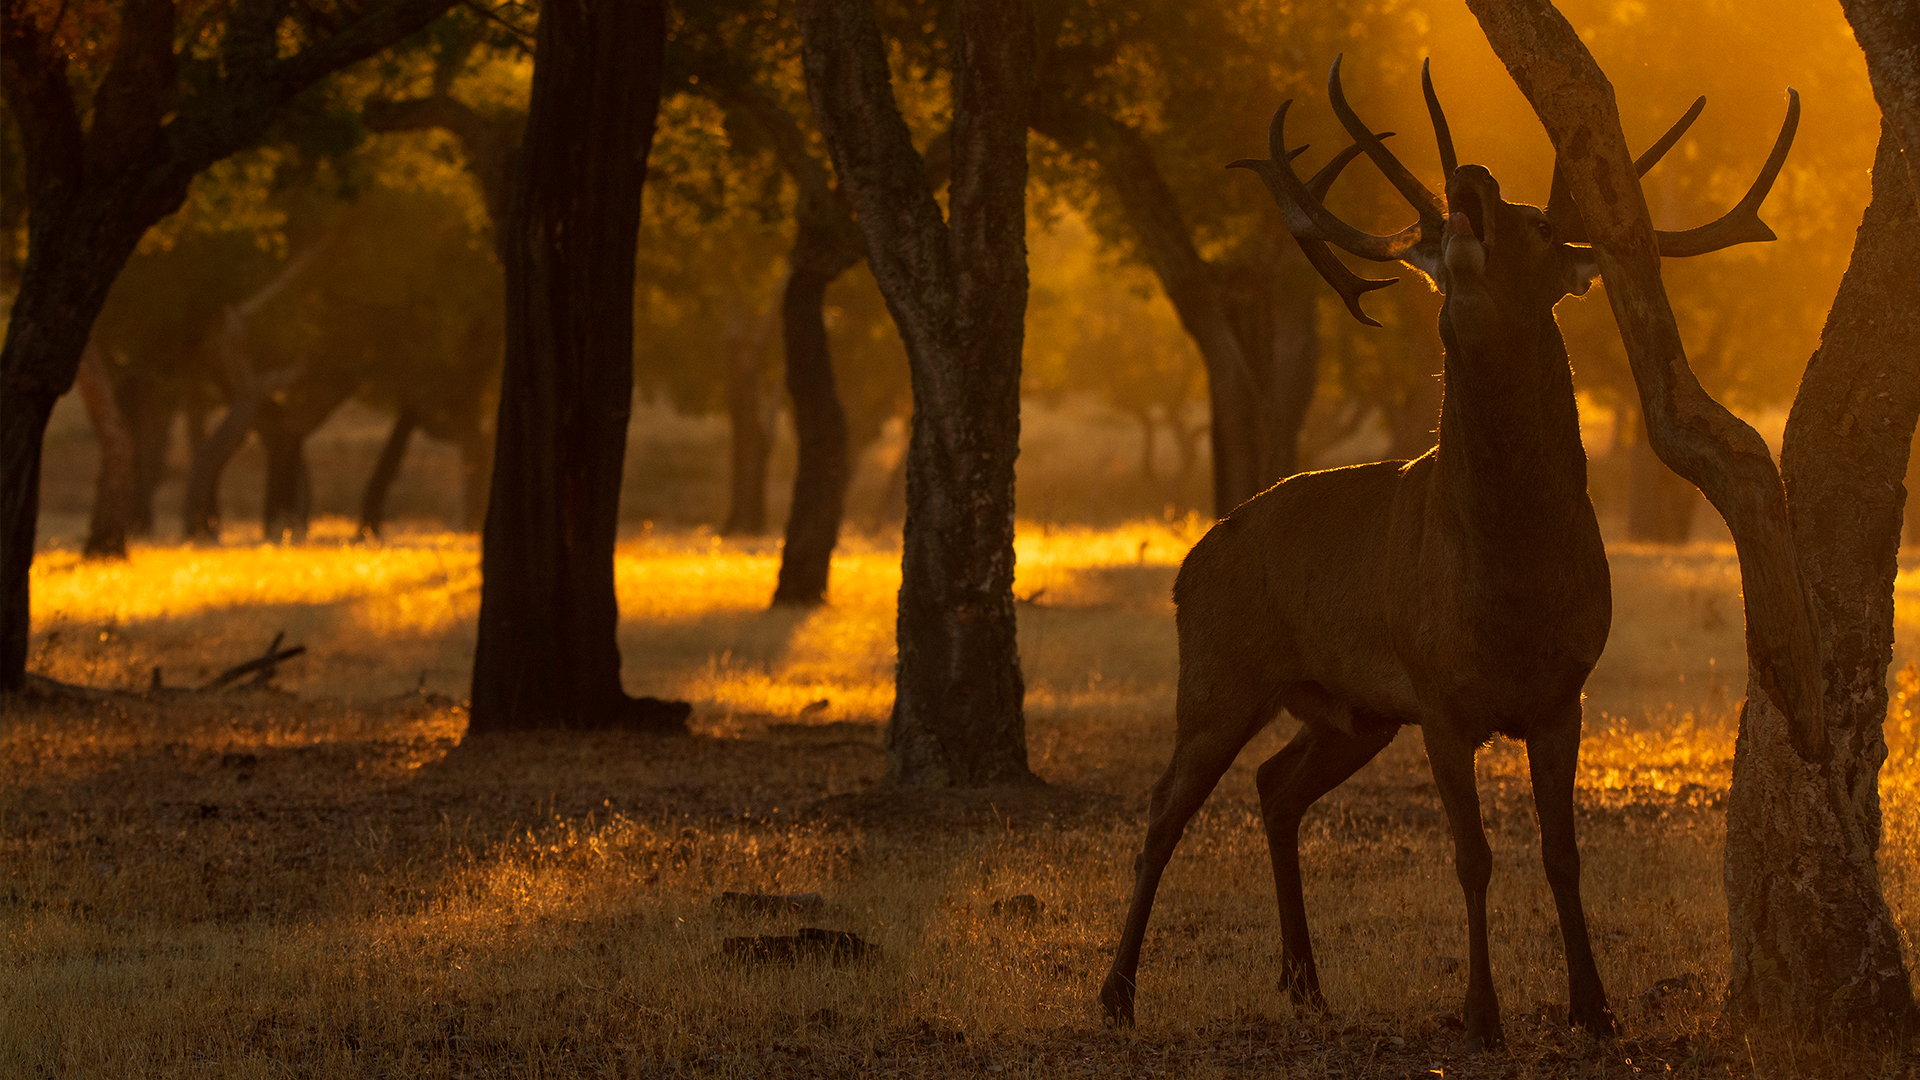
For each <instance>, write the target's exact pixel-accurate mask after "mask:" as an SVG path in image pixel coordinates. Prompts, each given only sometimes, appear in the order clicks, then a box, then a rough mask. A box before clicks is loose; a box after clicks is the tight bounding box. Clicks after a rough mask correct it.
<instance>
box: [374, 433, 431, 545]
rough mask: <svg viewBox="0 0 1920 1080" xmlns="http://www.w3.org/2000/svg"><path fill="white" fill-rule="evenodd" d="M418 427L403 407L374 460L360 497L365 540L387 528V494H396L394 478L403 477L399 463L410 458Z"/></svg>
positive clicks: (376, 535) (375, 536)
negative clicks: (410, 442)
mask: <svg viewBox="0 0 1920 1080" xmlns="http://www.w3.org/2000/svg"><path fill="white" fill-rule="evenodd" d="M419 426H420V421H419V418H417V417H416V416H414V414H413V410H412V409H409V408H406V407H404V406H403V407H402V408H401V409H400V411H399V413H397V414H395V416H394V418H393V427H392V428H391V429H389V430H388V431H387V441H386V442H384V443H382V444H381V445H380V456H379V457H378V458H377V459H375V460H374V463H373V471H372V472H371V473H368V474H367V487H366V490H365V492H363V493H362V495H361V497H360V535H361V536H362V537H365V538H367V539H375V538H377V537H379V535H380V528H381V526H383V525H385V524H386V521H387V493H388V492H389V491H391V490H393V480H394V477H396V476H399V475H400V463H401V462H402V461H405V460H406V457H407V443H408V442H409V441H410V440H411V439H412V438H413V433H414V430H415V429H416V428H418V427H419Z"/></svg>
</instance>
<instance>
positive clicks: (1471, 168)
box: [1228, 58, 1800, 326]
mask: <svg viewBox="0 0 1920 1080" xmlns="http://www.w3.org/2000/svg"><path fill="white" fill-rule="evenodd" d="M1420 83H1421V89H1422V90H1423V91H1424V93H1425V96H1426V99H1427V112H1428V114H1429V116H1430V117H1431V118H1432V120H1433V129H1434V136H1435V139H1436V140H1437V142H1438V143H1439V147H1440V166H1441V170H1442V171H1443V172H1444V173H1445V174H1446V177H1447V180H1446V188H1445V192H1446V198H1445V200H1444V201H1443V200H1442V199H1440V198H1439V197H1436V196H1435V195H1434V194H1433V192H1432V191H1430V190H1428V189H1427V187H1426V185H1424V184H1422V183H1421V182H1420V181H1419V180H1418V179H1417V178H1415V176H1414V175H1413V173H1412V172H1411V171H1409V170H1408V169H1407V167H1406V166H1405V165H1402V164H1401V163H1400V160H1399V159H1398V158H1396V157H1394V156H1393V153H1392V152H1391V151H1389V150H1388V149H1387V148H1386V144H1385V142H1384V141H1383V140H1384V139H1386V138H1387V137H1388V136H1390V135H1391V134H1392V132H1385V133H1380V134H1375V133H1374V132H1373V130H1372V129H1371V128H1369V127H1367V125H1366V124H1365V123H1363V122H1362V121H1361V120H1360V118H1359V116H1357V115H1356V114H1355V113H1354V111H1353V109H1352V107H1351V106H1349V105H1348V104H1347V99H1346V95H1345V93H1344V92H1343V91H1342V90H1341V88H1340V59H1338V58H1336V59H1335V60H1334V62H1333V68H1332V70H1331V71H1329V72H1328V73H1327V98H1328V100H1329V101H1330V102H1331V103H1332V105H1333V110H1334V113H1335V114H1336V115H1337V116H1339V118H1340V122H1341V124H1342V126H1344V127H1345V128H1346V129H1347V132H1348V134H1350V135H1351V136H1352V137H1353V139H1354V142H1353V144H1352V145H1350V146H1348V147H1347V148H1346V149H1345V150H1343V151H1341V152H1340V154H1338V155H1336V156H1335V158H1334V159H1333V161H1331V162H1329V163H1328V164H1327V166H1326V167H1325V168H1323V169H1322V170H1321V171H1320V172H1319V174H1317V175H1315V176H1314V178H1313V179H1312V180H1311V181H1308V182H1304V183H1303V182H1302V181H1301V180H1300V178H1299V176H1298V175H1297V174H1296V173H1295V172H1294V171H1293V164H1292V162H1293V159H1294V158H1296V157H1298V156H1299V155H1300V154H1301V153H1302V152H1304V151H1305V150H1306V147H1304V146H1303V147H1300V148H1298V149H1295V150H1291V151H1289V150H1287V149H1286V120H1287V110H1288V109H1289V108H1290V107H1291V106H1292V105H1293V102H1292V101H1286V102H1282V103H1281V105H1280V108H1279V109H1277V110H1275V112H1274V114H1273V121H1272V123H1271V124H1270V125H1269V127H1268V131H1267V146H1268V154H1269V155H1270V157H1269V159H1268V160H1258V159H1242V160H1240V161H1235V162H1233V163H1231V164H1230V165H1229V166H1228V168H1245V169H1251V170H1253V171H1254V172H1255V173H1257V174H1259V176H1260V178H1261V180H1263V181H1265V183H1266V185H1267V189H1268V191H1269V192H1271V193H1272V195H1273V198H1274V201H1275V202H1277V203H1278V204H1279V206H1280V210H1281V213H1282V215H1283V217H1284V219H1285V221H1286V226H1287V231H1288V232H1290V233H1292V234H1293V236H1294V238H1295V239H1296V240H1298V241H1299V242H1300V246H1301V248H1302V249H1303V250H1304V251H1305V252H1306V253H1307V258H1308V261H1310V262H1311V263H1312V264H1313V266H1314V268H1315V269H1316V270H1318V271H1319V272H1320V275H1321V277H1323V278H1325V279H1326V281H1327V284H1329V285H1331V286H1333V288H1334V290H1335V291H1336V292H1338V293H1339V294H1340V296H1341V299H1342V300H1344V301H1345V302H1346V305H1347V310H1348V311H1350V312H1352V313H1353V316H1354V317H1355V318H1356V319H1359V320H1360V321H1361V322H1363V323H1366V324H1367V325H1369V326H1378V325H1380V324H1379V323H1377V322H1375V321H1374V320H1373V319H1371V318H1369V317H1368V316H1367V314H1366V313H1365V312H1364V311H1362V310H1361V307H1360V299H1361V297H1363V296H1364V295H1366V294H1367V293H1368V292H1370V291H1372V290H1374V289H1380V288H1385V287H1386V286H1388V285H1391V284H1393V283H1394V282H1395V281H1396V280H1398V279H1396V278H1385V279H1369V278H1362V277H1360V276H1358V275H1356V274H1355V273H1353V272H1352V271H1351V270H1349V269H1347V267H1346V265H1345V264H1344V263H1342V262H1340V260H1339V259H1338V258H1336V257H1335V256H1334V255H1333V254H1332V252H1331V251H1330V250H1329V248H1330V247H1337V248H1339V249H1340V250H1342V251H1345V252H1346V253H1348V254H1349V255H1354V256H1356V257H1358V258H1362V259H1367V260H1370V261H1373V262H1401V263H1405V264H1407V265H1408V266H1411V267H1413V268H1414V269H1416V270H1418V271H1420V272H1421V273H1422V274H1424V275H1426V277H1427V278H1428V279H1429V280H1431V281H1432V282H1433V284H1434V287H1436V288H1438V289H1439V290H1440V291H1442V292H1444V293H1447V294H1448V295H1449V297H1450V298H1453V297H1455V296H1456V294H1459V295H1460V297H1461V298H1465V297H1469V296H1482V295H1488V296H1490V295H1499V296H1502V297H1506V298H1509V299H1510V300H1513V301H1518V302H1520V303H1521V304H1522V305H1525V307H1527V308H1532V307H1534V306H1535V305H1536V304H1544V308H1542V309H1541V310H1547V311H1550V310H1552V307H1553V305H1554V304H1555V303H1557V302H1558V301H1559V300H1560V298H1561V297H1563V296H1567V295H1569V294H1572V295H1575V296H1578V295H1580V294H1582V293H1584V292H1586V291H1587V288H1588V287H1589V286H1590V285H1591V284H1592V282H1593V281H1594V279H1595V278H1597V277H1598V276H1599V264H1598V262H1597V260H1596V259H1595V258H1594V254H1593V250H1592V249H1591V248H1590V247H1588V246H1587V245H1586V243H1585V241H1586V227H1585V225H1584V224H1583V223H1582V222H1581V220H1580V215H1579V211H1578V210H1577V209H1576V208H1575V207H1574V205H1573V200H1572V199H1571V198H1570V197H1569V195H1568V193H1567V188H1566V185H1565V183H1564V182H1563V180H1562V178H1561V175H1560V171H1559V169H1558V168H1556V169H1555V170H1554V182H1553V190H1552V193H1551V196H1550V197H1549V199H1548V202H1547V206H1546V208H1545V209H1541V208H1539V207H1535V206H1529V205H1526V204H1524V203H1510V202H1507V201H1506V200H1504V199H1502V198H1501V197H1500V185H1499V182H1498V181H1496V180H1495V179H1494V178H1493V176H1492V174H1491V173H1489V172H1488V171H1487V170H1486V169H1485V168H1482V167H1481V166H1478V165H1464V166H1463V165H1460V164H1458V160H1457V158H1456V156H1455V154H1454V149H1453V136H1452V133H1451V131H1450V129H1449V128H1448V126H1447V118H1446V115H1445V113H1444V112H1442V110H1441V108H1440V100H1439V97H1438V96H1437V95H1436V94H1435V93H1434V90H1433V79H1432V77H1431V74H1430V72H1429V70H1428V67H1427V65H1425V64H1422V65H1421V70H1420ZM1787 94H1788V104H1787V118H1786V121H1785V123H1784V124H1782V125H1781V128H1780V134H1779V137H1778V138H1777V139H1775V141H1774V146H1773V153H1772V154H1771V155H1769V156H1768V158H1767V162H1766V164H1765V165H1764V166H1763V167H1762V168H1761V170H1760V175H1759V176H1758V177H1757V178H1756V179H1755V180H1754V182H1753V186H1752V187H1751V188H1749V189H1748V191H1747V194H1746V197H1745V198H1742V199H1741V200H1740V202H1739V203H1738V204H1736V205H1735V206H1734V208H1733V209H1732V210H1730V211H1728V212H1727V213H1726V215H1724V216H1723V217H1721V218H1720V219H1719V220H1717V221H1714V222H1712V223H1710V224H1707V225H1702V226H1700V227H1699V228H1695V229H1689V230H1687V231H1684V232H1659V233H1656V234H1655V235H1656V236H1657V237H1658V239H1659V242H1660V254H1662V255H1664V256H1667V257H1669V258H1682V257H1686V256H1692V255H1704V254H1706V253H1707V252H1710V251H1718V250H1720V249H1722V248H1726V247H1732V246H1733V245H1735V244H1745V243H1751V242H1754V241H1759V240H1772V239H1773V238H1774V234H1773V230H1772V229H1769V228H1768V227H1767V226H1766V224H1765V223H1764V222H1762V221H1761V220H1760V217H1759V208H1760V203H1761V202H1762V201H1763V200H1764V199H1765V198H1766V197H1767V193H1768V192H1769V191H1771V190H1772V188H1773V181H1774V178H1775V177H1776V176H1778V175H1779V172H1780V167H1781V165H1782V164H1784V163H1785V161H1786V158H1787V151H1788V149H1789V148H1790V147H1791V146H1792V145H1793V134H1794V130H1795V129H1796V128H1797V127H1798V125H1799V120H1800V96H1799V94H1797V93H1795V92H1794V91H1792V90H1788V91H1787ZM1706 100H1707V99H1706V98H1704V97H1702V98H1699V99H1697V100H1695V101H1694V103H1693V107H1692V108H1690V109H1688V110H1687V112H1686V115H1684V116H1682V117H1681V118H1680V119H1679V120H1678V121H1677V122H1676V123H1675V124H1674V125H1673V127H1671V128H1670V129H1668V131H1667V133H1666V134H1665V135H1663V136H1661V138H1660V140H1659V141H1658V142H1656V143H1654V145H1653V146H1652V147H1650V148H1649V149H1648V150H1647V152H1646V153H1644V154H1642V155H1641V156H1640V157H1639V158H1638V159H1636V160H1635V162H1634V168H1635V170H1636V171H1637V172H1638V173H1639V174H1640V175H1642V176H1644V175H1646V173H1647V171H1648V170H1650V169H1652V168H1653V166H1654V165H1655V164H1656V163H1657V162H1659V160H1660V158H1661V157H1662V156H1664V155H1665V154H1666V152H1667V151H1668V150H1669V149H1671V148H1672V147H1673V145H1674V144H1675V143H1676V142H1678V141H1679V140H1680V137H1681V136H1682V135H1684V134H1685V133H1686V130H1687V128H1689V127H1690V126H1692V124H1693V122H1694V120H1695V119H1697V118H1698V117H1699V115H1700V111H1701V109H1703V108H1704V107H1705V106H1706ZM1361 153H1364V154H1366V155H1367V157H1368V158H1369V159H1371V160H1372V161H1373V163H1374V164H1375V165H1376V166H1378V167H1379V169H1380V171H1381V172H1382V173H1383V174H1385V176H1386V178H1387V180H1388V182H1389V183H1391V184H1392V185H1393V186H1394V189H1395V190H1397V191H1398V192H1399V193H1400V194H1401V196H1402V197H1403V198H1405V199H1406V200H1407V202H1408V203H1409V204H1411V205H1412V207H1413V209H1414V211H1415V212H1416V213H1417V214H1418V215H1419V216H1418V220H1416V221H1415V222H1414V223H1413V224H1411V225H1409V226H1407V227H1406V228H1405V229H1402V230H1400V231H1399V232H1397V233H1392V234H1389V235H1385V236H1376V235H1373V234H1371V233H1367V232H1364V231H1362V230H1360V229H1356V228H1354V227H1353V226H1352V225H1349V224H1347V223H1346V222H1344V221H1341V220H1340V219H1339V218H1337V217H1335V216H1333V214H1331V213H1330V212H1328V210H1327V208H1326V207H1325V205H1323V203H1322V202H1321V200H1322V199H1323V198H1324V197H1325V195H1326V192H1327V189H1328V188H1330V187H1331V186H1332V184H1333V181H1334V179H1335V178H1336V177H1338V175H1339V173H1340V171H1341V169H1343V168H1344V167H1345V166H1346V165H1347V163H1348V162H1350V161H1352V160H1353V158H1354V157H1356V156H1358V155H1359V154H1361ZM1529 301H1531V303H1529Z"/></svg>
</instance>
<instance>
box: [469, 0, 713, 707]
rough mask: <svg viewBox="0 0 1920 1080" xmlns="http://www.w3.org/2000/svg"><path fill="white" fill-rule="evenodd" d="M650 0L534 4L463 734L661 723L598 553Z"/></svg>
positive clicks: (654, 53)
mask: <svg viewBox="0 0 1920 1080" xmlns="http://www.w3.org/2000/svg"><path fill="white" fill-rule="evenodd" d="M665 45H666V11H665V5H664V3H663V2H662V0H639V2H635V3H631V4H599V3H592V2H588V0H547V2H546V3H544V4H543V5H542V6H541V11H540V25H539V30H538V36H537V38H536V44H535V48H534V71H533V92H532V97H531V99H530V101H529V103H528V109H527V128H526V135H525V137H524V139H523V141H522V147H523V152H522V154H521V155H520V161H519V168H518V175H517V178H516V182H515V188H514V195H513V204H512V211H511V213H510V214H509V216H508V218H507V222H506V224H505V226H504V232H505V239H504V242H503V250H504V252H505V254H506V258H505V269H506V295H507V303H506V364H505V369H504V371H503V374H502V387H501V397H500V420H499V426H498V451H497V456H496V458H495V466H494V471H493V493H492V497H491V499H490V500H489V502H488V507H487V523H486V530H485V534H484V537H483V546H482V549H481V574H482V584H481V590H480V627H479V642H478V645H477V648H476V650H475V655H474V665H473V705H472V714H471V715H472V719H471V721H470V723H469V728H468V730H469V731H471V732H474V733H480V732H488V731H503V730H513V729H526V728H542V727H565V728H580V727H589V728H590V727H610V726H621V727H640V728H656V729H657V728H675V727H679V726H681V725H683V724H684V723H685V720H686V717H687V713H688V708H687V706H686V704H685V703H683V702H663V701H659V700H656V699H653V698H631V697H628V696H627V694H626V692H625V691H624V690H623V689H622V688H621V684H620V650H619V645H618V643H617V642H616V640H615V631H616V629H617V624H618V621H619V610H618V605H617V602H616V600H615V598H614V582H613V546H614V536H615V531H616V528H617V525H618V513H619V500H620V472H621V467H622V464H623V461H624V458H625V454H626V442H627V421H628V418H629V414H630V412H631V409H632V397H633V295H634V294H633V273H634V269H633V268H634V256H635V244H636V238H637V235H638V231H639V224H640V196H641V189H642V187H643V185H644V184H645V181H646V175H647V153H648V150H649V148H650V147H651V145H652V142H653V132H654V124H655V117H656V116H657V113H658V109H659V103H660V88H661V80H662V74H663V62H664V50H665Z"/></svg>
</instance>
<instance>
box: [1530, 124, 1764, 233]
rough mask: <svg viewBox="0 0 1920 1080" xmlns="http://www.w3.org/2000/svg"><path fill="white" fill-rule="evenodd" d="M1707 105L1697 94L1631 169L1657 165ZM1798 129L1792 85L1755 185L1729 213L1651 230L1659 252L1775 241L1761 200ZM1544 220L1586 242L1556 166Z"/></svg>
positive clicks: (1556, 230) (1583, 228) (1645, 169)
mask: <svg viewBox="0 0 1920 1080" xmlns="http://www.w3.org/2000/svg"><path fill="white" fill-rule="evenodd" d="M1706 107H1707V99H1706V98H1705V97H1699V98H1695V99H1694V102H1693V107H1692V108H1690V109H1688V110H1687V111H1686V115H1684V116H1682V117H1680V119H1679V120H1677V121H1675V122H1674V125H1673V126H1672V127H1670V128H1668V129H1667V133H1666V134H1665V135H1662V136H1660V139H1659V141H1657V142H1655V143H1654V144H1653V145H1652V146H1649V147H1648V148H1647V150H1646V152H1645V153H1643V154H1641V155H1640V156H1639V157H1637V158H1635V159H1633V171H1634V173H1635V174H1636V175H1638V176H1645V175H1647V173H1648V172H1649V171H1650V170H1652V168H1653V167H1654V166H1655V165H1657V164H1659V162H1660V159H1661V158H1662V157H1665V156H1666V153H1667V151H1668V150H1671V149H1673V145H1674V144H1675V143H1677V142H1679V141H1680V137H1681V136H1683V135H1685V134H1686V133H1687V129H1688V128H1690V127H1692V126H1693V122H1694V121H1695V120H1697V119H1699V117H1700V110H1702V109H1704V108H1706ZM1799 127H1800V94H1799V92H1798V91H1796V90H1794V89H1793V88H1792V87H1788V88H1787V118H1786V120H1785V121H1784V122H1782V123H1781V125H1780V134H1779V136H1778V137H1776V138H1775V139H1774V142H1773V153H1771V154H1769V155H1768V156H1767V162H1766V164H1765V165H1763V166H1761V168H1760V175H1759V176H1757V177H1755V178H1754V181H1753V186H1752V187H1750V188H1748V189H1747V194H1746V195H1745V197H1743V198H1742V199H1741V200H1740V201H1739V202H1738V203H1735V204H1734V207H1733V209H1731V210H1729V211H1727V212H1726V213H1725V214H1724V215H1722V216H1721V217H1720V218H1719V219H1718V220H1716V221H1713V222H1709V223H1708V224H1705V225H1701V226H1699V227H1698V228H1693V229H1687V230H1685V231H1684V232H1665V231H1658V230H1656V231H1655V232H1654V234H1653V235H1654V237H1655V238H1656V239H1658V240H1659V242H1660V254H1661V255H1662V256H1663V257H1665V258H1669V259H1684V258H1689V257H1691V256H1694V255H1705V254H1707V253H1708V252H1710V251H1719V250H1721V249H1722V248H1730V247H1733V246H1734V245H1736V244H1752V243H1759V242H1762V241H1766V240H1772V239H1774V233H1773V230H1772V229H1770V228H1768V227H1767V223H1766V222H1764V221H1761V220H1760V204H1761V203H1762V202H1764V201H1766V198H1767V194H1768V193H1769V192H1771V191H1772V190H1773V181H1774V180H1775V178H1777V177H1778V176H1779V175H1780V167H1781V166H1782V165H1784V164H1786V160H1787V151H1788V150H1790V149H1792V147H1793V136H1794V132H1795V131H1797V130H1798V129H1799ZM1547 220H1548V221H1550V222H1552V223H1553V231H1554V235H1555V237H1556V238H1558V239H1560V240H1564V241H1567V242H1568V243H1575V244H1581V243H1585V242H1586V240H1587V226H1586V222H1584V221H1582V220H1581V219H1580V211H1579V210H1578V209H1576V208H1575V207H1574V205H1573V196H1572V193H1571V192H1569V191H1568V190H1567V182H1566V178H1565V176H1564V175H1562V173H1561V170H1560V166H1559V165H1558V164H1555V165H1554V168H1553V192H1552V194H1551V195H1550V196H1549V197H1548V199H1547Z"/></svg>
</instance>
